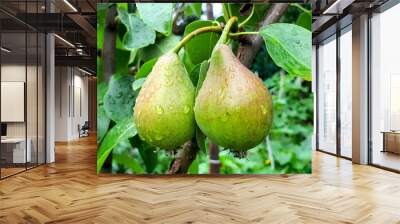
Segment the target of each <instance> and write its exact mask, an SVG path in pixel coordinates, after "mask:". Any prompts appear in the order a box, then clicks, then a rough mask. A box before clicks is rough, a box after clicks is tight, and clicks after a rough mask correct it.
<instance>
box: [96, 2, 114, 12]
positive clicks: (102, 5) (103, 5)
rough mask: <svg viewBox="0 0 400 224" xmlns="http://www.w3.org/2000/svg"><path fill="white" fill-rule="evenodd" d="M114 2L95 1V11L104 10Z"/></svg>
mask: <svg viewBox="0 0 400 224" xmlns="http://www.w3.org/2000/svg"><path fill="white" fill-rule="evenodd" d="M113 4H114V3H97V11H100V10H106V9H108V8H110V7H111V6H112V5H113Z"/></svg>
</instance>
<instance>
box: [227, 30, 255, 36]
mask: <svg viewBox="0 0 400 224" xmlns="http://www.w3.org/2000/svg"><path fill="white" fill-rule="evenodd" d="M257 34H260V32H257V31H254V32H237V33H229V36H230V37H236V36H240V35H257Z"/></svg>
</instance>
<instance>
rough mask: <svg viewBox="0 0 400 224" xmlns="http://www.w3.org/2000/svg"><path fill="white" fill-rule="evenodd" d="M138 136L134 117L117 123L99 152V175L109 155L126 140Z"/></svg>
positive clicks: (108, 133) (104, 140)
mask: <svg viewBox="0 0 400 224" xmlns="http://www.w3.org/2000/svg"><path fill="white" fill-rule="evenodd" d="M136 134H137V130H136V126H135V123H134V122H133V119H132V117H129V118H126V119H125V120H123V121H121V122H119V123H117V124H116V125H115V126H114V127H112V128H111V129H110V131H109V132H107V134H106V136H105V137H104V139H103V141H102V142H101V145H100V147H99V149H98V151H97V173H99V172H100V170H101V168H102V167H103V164H104V162H105V161H106V159H107V157H108V155H109V154H110V153H111V151H112V150H113V148H114V147H115V146H117V145H118V144H119V143H120V142H122V141H123V140H125V139H128V138H131V137H133V136H135V135H136Z"/></svg>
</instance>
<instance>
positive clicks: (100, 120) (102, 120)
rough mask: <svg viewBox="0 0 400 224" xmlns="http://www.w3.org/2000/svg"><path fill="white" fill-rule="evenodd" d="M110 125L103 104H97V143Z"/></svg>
mask: <svg viewBox="0 0 400 224" xmlns="http://www.w3.org/2000/svg"><path fill="white" fill-rule="evenodd" d="M109 126H110V119H109V118H108V117H107V114H106V112H105V110H104V106H103V105H98V106H97V143H100V142H101V140H102V139H103V137H104V135H105V134H106V133H107V130H108V127H109Z"/></svg>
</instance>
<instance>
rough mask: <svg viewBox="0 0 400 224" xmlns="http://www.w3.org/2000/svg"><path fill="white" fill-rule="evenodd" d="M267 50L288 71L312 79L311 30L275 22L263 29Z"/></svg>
mask: <svg viewBox="0 0 400 224" xmlns="http://www.w3.org/2000/svg"><path fill="white" fill-rule="evenodd" d="M260 35H261V36H262V37H263V38H264V41H265V44H266V47H267V51H268V53H269V55H270V56H271V58H272V60H273V61H274V62H275V64H276V65H278V66H279V67H281V68H283V69H284V70H286V71H287V72H288V73H290V74H293V75H297V76H300V77H301V78H303V79H306V80H311V32H310V31H309V30H306V29H304V28H303V27H300V26H298V25H294V24H289V23H275V24H271V25H268V26H266V27H264V28H262V29H261V31H260Z"/></svg>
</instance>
